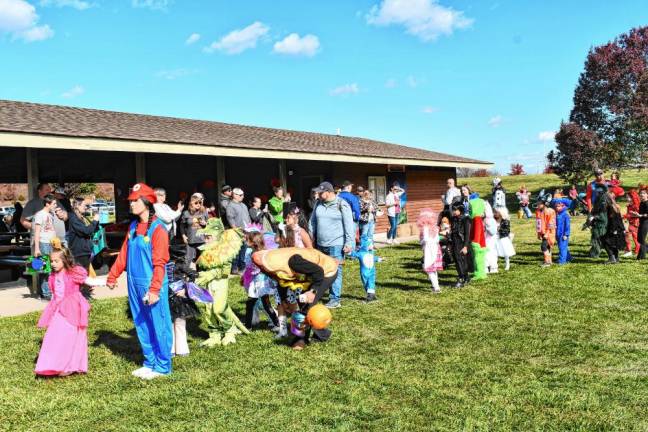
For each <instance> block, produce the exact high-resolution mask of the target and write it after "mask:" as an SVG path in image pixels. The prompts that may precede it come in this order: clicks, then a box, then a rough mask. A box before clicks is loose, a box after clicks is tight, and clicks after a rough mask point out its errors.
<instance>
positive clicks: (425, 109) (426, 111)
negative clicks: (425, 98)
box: [421, 106, 439, 114]
mask: <svg viewBox="0 0 648 432" xmlns="http://www.w3.org/2000/svg"><path fill="white" fill-rule="evenodd" d="M421 112H422V113H423V114H434V113H435V112H439V108H437V107H432V106H426V107H423V109H422V110H421Z"/></svg>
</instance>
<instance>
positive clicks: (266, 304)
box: [245, 295, 279, 329]
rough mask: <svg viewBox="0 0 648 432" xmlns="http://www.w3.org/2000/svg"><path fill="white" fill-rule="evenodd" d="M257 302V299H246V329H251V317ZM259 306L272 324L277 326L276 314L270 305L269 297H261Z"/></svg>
mask: <svg viewBox="0 0 648 432" xmlns="http://www.w3.org/2000/svg"><path fill="white" fill-rule="evenodd" d="M257 300H258V299H256V298H254V297H248V299H247V301H246V302H245V327H247V328H248V329H251V328H252V316H253V315H254V305H255V304H256V302H257ZM261 304H262V305H263V310H265V311H266V313H267V314H268V316H269V317H270V319H271V320H272V324H274V325H275V326H278V325H279V319H278V318H277V314H276V313H275V311H274V309H273V308H272V305H271V304H270V296H267V295H264V296H263V297H261Z"/></svg>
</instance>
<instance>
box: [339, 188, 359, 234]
mask: <svg viewBox="0 0 648 432" xmlns="http://www.w3.org/2000/svg"><path fill="white" fill-rule="evenodd" d="M338 197H339V198H342V199H343V200H344V201H346V202H347V203H349V205H350V206H351V213H352V214H353V222H355V223H356V225H357V224H358V221H359V220H360V199H358V196H357V195H354V194H353V183H351V182H350V181H348V180H345V181H344V183H342V192H340V193H339V194H338Z"/></svg>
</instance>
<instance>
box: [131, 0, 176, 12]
mask: <svg viewBox="0 0 648 432" xmlns="http://www.w3.org/2000/svg"><path fill="white" fill-rule="evenodd" d="M171 3H173V0H133V1H132V3H131V4H132V5H133V7H135V8H146V9H151V10H161V11H166V10H167V9H168V7H169V6H170V5H171Z"/></svg>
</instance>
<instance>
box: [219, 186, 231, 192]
mask: <svg viewBox="0 0 648 432" xmlns="http://www.w3.org/2000/svg"><path fill="white" fill-rule="evenodd" d="M231 190H232V186H230V185H224V186H223V187H222V188H221V192H229V191H231Z"/></svg>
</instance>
